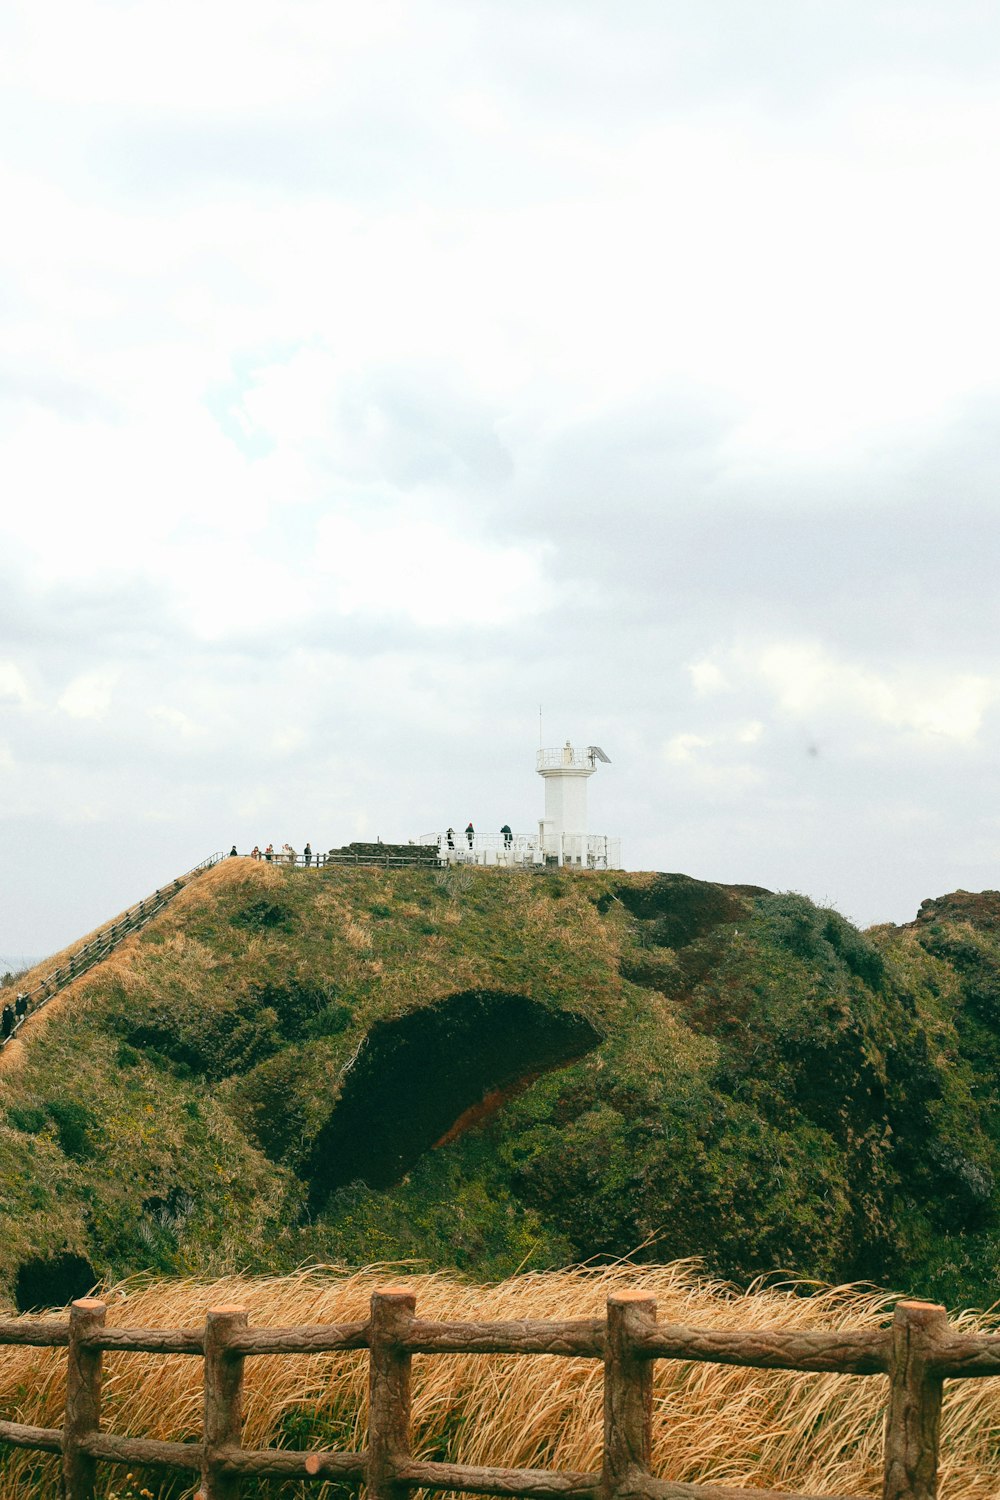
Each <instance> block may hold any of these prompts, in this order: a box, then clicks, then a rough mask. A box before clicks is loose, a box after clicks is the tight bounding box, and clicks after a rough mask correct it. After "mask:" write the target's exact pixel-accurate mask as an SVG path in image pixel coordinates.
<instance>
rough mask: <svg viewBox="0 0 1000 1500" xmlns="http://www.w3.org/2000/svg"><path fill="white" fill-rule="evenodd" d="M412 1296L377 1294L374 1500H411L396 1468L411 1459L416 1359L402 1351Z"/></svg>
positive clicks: (371, 1375) (371, 1410)
mask: <svg viewBox="0 0 1000 1500" xmlns="http://www.w3.org/2000/svg"><path fill="white" fill-rule="evenodd" d="M416 1305H417V1303H416V1298H415V1296H414V1295H413V1293H412V1292H375V1293H374V1294H373V1296H372V1304H371V1306H372V1315H371V1325H370V1327H371V1333H370V1340H371V1342H370V1348H369V1355H368V1461H367V1465H366V1470H365V1483H366V1486H367V1490H368V1500H405V1497H406V1496H407V1494H408V1493H409V1491H408V1487H407V1486H406V1485H405V1484H400V1483H399V1482H398V1481H397V1479H396V1477H395V1475H396V1466H397V1464H398V1463H399V1462H400V1460H402V1459H406V1458H408V1457H409V1455H410V1356H409V1354H407V1353H406V1351H405V1350H404V1349H401V1348H400V1347H399V1345H400V1342H401V1340H402V1339H403V1338H404V1337H405V1335H406V1333H407V1331H408V1329H409V1327H410V1324H411V1323H412V1321H413V1313H414V1310H415V1308H416Z"/></svg>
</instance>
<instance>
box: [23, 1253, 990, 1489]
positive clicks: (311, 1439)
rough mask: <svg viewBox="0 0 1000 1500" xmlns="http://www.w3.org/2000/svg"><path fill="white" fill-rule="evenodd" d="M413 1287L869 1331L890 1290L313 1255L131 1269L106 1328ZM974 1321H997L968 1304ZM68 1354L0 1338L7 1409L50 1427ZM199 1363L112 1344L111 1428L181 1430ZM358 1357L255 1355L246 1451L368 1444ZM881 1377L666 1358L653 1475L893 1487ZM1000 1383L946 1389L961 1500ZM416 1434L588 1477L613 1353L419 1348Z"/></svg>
mask: <svg viewBox="0 0 1000 1500" xmlns="http://www.w3.org/2000/svg"><path fill="white" fill-rule="evenodd" d="M399 1285H406V1286H407V1287H408V1288H410V1289H412V1290H413V1291H414V1292H415V1293H416V1297H417V1310H418V1313H421V1314H422V1315H423V1316H425V1317H428V1318H442V1319H474V1318H475V1319H509V1318H547V1319H557V1318H582V1317H595V1316H597V1317H599V1316H603V1313H604V1308H605V1304H606V1300H607V1296H608V1294H609V1293H610V1292H613V1291H620V1290H622V1289H623V1288H625V1287H633V1286H641V1287H642V1288H643V1289H644V1290H646V1291H648V1292H650V1293H652V1294H653V1295H655V1297H656V1299H657V1308H658V1316H659V1318H660V1320H661V1321H663V1322H671V1323H686V1324H689V1325H691V1326H695V1327H699V1328H717V1329H718V1328H739V1329H743V1330H749V1329H752V1328H768V1329H776V1328H779V1329H799V1330H801V1329H805V1328H810V1329H812V1328H823V1329H848V1328H851V1329H857V1328H863V1327H874V1326H876V1325H878V1324H880V1323H883V1322H884V1321H885V1318H886V1316H887V1310H886V1304H887V1301H888V1299H887V1298H886V1297H884V1296H880V1295H878V1294H875V1293H872V1292H870V1291H865V1290H864V1289H861V1288H852V1287H839V1288H832V1289H823V1288H816V1287H809V1288H805V1289H804V1290H808V1291H809V1292H811V1293H812V1295H810V1296H799V1295H796V1294H795V1293H796V1292H797V1291H799V1290H802V1289H800V1288H796V1287H789V1288H785V1289H780V1288H767V1287H756V1288H752V1289H751V1291H750V1292H749V1294H748V1295H741V1294H739V1293H737V1292H735V1291H734V1289H733V1288H731V1287H727V1286H720V1285H717V1284H715V1285H713V1284H711V1283H709V1282H706V1281H704V1280H699V1279H698V1278H697V1277H696V1276H695V1275H694V1274H693V1273H692V1268H691V1267H690V1266H689V1265H683V1264H682V1265H672V1266H647V1267H641V1268H638V1269H637V1268H635V1267H629V1266H620V1265H619V1266H611V1267H607V1268H604V1269H603V1270H601V1271H593V1270H592V1271H585V1270H584V1271H582V1270H574V1271H563V1272H549V1273H541V1274H537V1273H536V1274H529V1275H526V1276H518V1277H515V1278H512V1279H511V1280H508V1281H504V1282H502V1283H500V1284H499V1285H496V1286H491V1287H482V1286H474V1285H469V1284H468V1283H463V1282H459V1281H456V1280H454V1279H451V1278H447V1277H444V1276H440V1275H438V1276H426V1275H423V1276H407V1277H406V1278H405V1282H404V1281H402V1279H401V1278H399V1277H398V1276H396V1277H394V1276H391V1275H390V1276H387V1275H386V1273H385V1272H384V1271H378V1270H374V1271H373V1270H366V1271H362V1272H360V1273H357V1274H354V1275H347V1276H345V1275H343V1274H336V1273H332V1272H331V1271H330V1270H329V1269H328V1268H319V1269H315V1270H313V1271H310V1272H307V1273H299V1274H298V1275H295V1276H290V1277H285V1278H273V1277H262V1278H259V1279H251V1278H247V1277H228V1278H226V1279H224V1280H222V1281H216V1282H208V1283H203V1282H184V1281H182V1282H176V1281H171V1282H166V1283H162V1282H161V1283H157V1282H153V1283H142V1282H139V1283H134V1284H132V1285H129V1284H125V1285H122V1286H118V1287H114V1288H112V1289H111V1290H110V1292H109V1294H108V1299H109V1301H110V1302H111V1308H110V1311H109V1317H108V1321H109V1324H112V1325H119V1326H132V1327H143V1328H149V1327H190V1328H200V1327H201V1326H203V1324H204V1318H205V1313H206V1311H207V1309H208V1308H210V1307H214V1306H219V1305H220V1304H233V1303H235V1304H237V1305H242V1306H244V1307H246V1308H247V1309H248V1311H249V1317H250V1322H251V1324H253V1325H256V1326H268V1325H277V1326H286V1327H287V1326H288V1325H290V1324H298V1323H344V1322H349V1321H351V1320H355V1319H363V1318H365V1317H366V1315H367V1309H368V1304H369V1299H370V1296H371V1293H372V1291H373V1290H375V1289H376V1288H382V1287H391V1286H399ZM961 1323H962V1324H963V1325H964V1327H965V1328H966V1329H967V1330H970V1331H971V1329H973V1328H981V1329H984V1330H985V1331H989V1332H994V1331H995V1321H991V1320H988V1319H983V1318H978V1319H973V1318H970V1317H968V1316H965V1317H963V1318H962V1319H961ZM65 1367H66V1355H65V1351H64V1350H52V1351H50V1350H37V1349H25V1348H22V1349H16V1348H14V1349H3V1350H0V1416H2V1417H4V1418H6V1419H17V1420H20V1421H22V1422H28V1423H32V1424H34V1425H37V1426H58V1425H59V1423H60V1421H61V1418H62V1409H63V1400H64V1389H65V1387H64V1378H65ZM201 1379H202V1370H201V1361H200V1360H198V1359H190V1358H185V1357H184V1356H162V1355H137V1354H128V1355H122V1354H107V1355H105V1374H104V1387H103V1401H102V1407H103V1418H104V1426H105V1427H106V1429H107V1430H109V1431H113V1432H116V1433H122V1434H127V1435H129V1436H143V1437H155V1438H162V1439H168V1440H170V1439H172V1440H174V1441H178V1440H181V1441H183V1440H185V1439H190V1437H191V1436H192V1434H194V1433H197V1432H198V1431H199V1430H200V1426H201V1389H202V1388H201ZM366 1385H367V1357H366V1355H365V1354H346V1355H345V1354H339V1355H338V1354H332V1355H311V1356H303V1357H296V1356H284V1357H281V1358H258V1359H252V1360H248V1361H247V1371H246V1399H245V1423H244V1433H243V1440H244V1445H245V1446H246V1447H265V1446H275V1447H277V1446H285V1447H293V1448H304V1447H328V1448H333V1449H339V1450H355V1451H356V1450H357V1449H359V1448H363V1447H364V1446H365V1444H366V1440H367V1431H366V1422H367V1410H366V1397H367V1391H366ZM886 1397H887V1386H886V1382H885V1381H884V1380H881V1379H865V1378H863V1377H861V1378H859V1377H850V1376H847V1377H845V1376H838V1375H807V1374H799V1373H795V1372H788V1371H778V1370H748V1369H740V1368H738V1367H735V1366H724V1365H697V1364H694V1365H693V1364H684V1363H681V1362H677V1361H669V1360H660V1361H658V1362H657V1364H656V1366H655V1375H654V1388H653V1403H654V1404H653V1472H654V1473H656V1474H657V1475H658V1476H660V1477H662V1478H664V1479H670V1480H674V1481H675V1482H677V1481H679V1482H681V1483H695V1484H697V1483H702V1484H705V1483H707V1484H718V1485H732V1486H752V1487H759V1488H764V1489H776V1490H780V1491H784V1492H790V1493H796V1494H800V1495H801V1494H806V1495H816V1494H820V1495H823V1494H827V1495H845V1494H846V1495H872V1496H875V1495H878V1494H879V1493H880V1491H881V1468H882V1444H883V1426H884V1416H885V1401H886ZM998 1426H1000V1389H998V1383H997V1382H996V1381H995V1380H964V1381H949V1382H948V1383H947V1385H946V1387H945V1397H944V1417H943V1424H942V1444H941V1467H940V1478H941V1485H942V1490H943V1492H944V1493H945V1494H946V1495H948V1496H949V1497H950V1500H990V1497H992V1496H994V1495H995V1494H996V1493H997V1488H998V1485H1000V1450H998V1447H997V1443H996V1432H997V1428H998ZM412 1434H413V1450H414V1453H415V1454H416V1455H417V1456H419V1457H420V1458H423V1459H431V1460H437V1461H445V1462H449V1461H450V1462H456V1463H466V1464H476V1465H486V1464H495V1463H502V1464H504V1465H508V1466H512V1465H516V1466H519V1467H542V1468H552V1469H563V1470H575V1471H577V1472H579V1471H581V1470H582V1471H584V1472H590V1473H593V1472H594V1471H595V1470H598V1469H599V1468H600V1453H601V1438H602V1368H601V1364H600V1362H599V1361H597V1360H586V1359H562V1358H560V1359H551V1358H528V1359H526V1358H524V1357H523V1356H518V1355H506V1356H503V1355H498V1356H492V1357H483V1356H472V1355H440V1356H436V1357H434V1358H432V1359H431V1358H418V1359H415V1360H414V1364H413V1424H412ZM56 1463H57V1460H55V1459H53V1458H47V1457H43V1456H41V1455H38V1454H29V1453H25V1452H23V1451H20V1452H19V1451H17V1450H14V1451H8V1453H7V1454H6V1456H5V1458H4V1461H3V1465H2V1478H0V1486H2V1490H0V1493H2V1494H3V1497H4V1500H41V1497H42V1496H50V1495H52V1494H54V1493H55V1492H56V1483H57V1481H56V1473H57V1469H56ZM357 1492H358V1487H357V1486H355V1485H346V1484H338V1485H333V1484H331V1485H322V1486H316V1485H309V1484H305V1483H303V1484H299V1483H297V1482H294V1483H293V1482H283V1483H277V1482H271V1483H270V1484H268V1482H267V1481H257V1482H256V1483H252V1482H251V1481H248V1480H244V1481H243V1493H244V1495H245V1497H246V1500H265V1497H266V1496H271V1495H277V1494H279V1493H280V1494H281V1495H283V1496H286V1497H287V1496H292V1495H295V1496H301V1497H302V1500H305V1496H307V1495H308V1496H311V1497H316V1500H321V1497H324V1496H326V1497H327V1500H329V1497H330V1496H332V1495H337V1496H339V1497H340V1500H349V1497H351V1496H353V1495H356V1494H357ZM151 1493H155V1494H156V1495H157V1496H158V1497H161V1500H176V1497H177V1496H179V1495H180V1494H182V1493H183V1494H186V1495H190V1493H191V1487H190V1485H189V1484H188V1483H187V1482H185V1481H183V1480H180V1481H174V1482H172V1481H170V1480H169V1479H164V1477H163V1476H162V1474H159V1475H157V1474H152V1473H150V1474H142V1473H133V1474H132V1476H131V1478H129V1479H126V1478H125V1476H124V1474H123V1471H122V1469H121V1468H117V1469H112V1468H111V1466H110V1465H103V1464H102V1465H100V1466H99V1488H98V1495H99V1496H100V1497H101V1500H111V1497H112V1496H113V1497H116V1500H140V1497H141V1496H143V1495H145V1496H148V1495H150V1494H151Z"/></svg>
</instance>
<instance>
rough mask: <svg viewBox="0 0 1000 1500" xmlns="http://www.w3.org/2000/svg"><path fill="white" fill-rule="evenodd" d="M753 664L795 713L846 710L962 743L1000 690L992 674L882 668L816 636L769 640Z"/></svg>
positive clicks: (785, 709)
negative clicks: (887, 670)
mask: <svg viewBox="0 0 1000 1500" xmlns="http://www.w3.org/2000/svg"><path fill="white" fill-rule="evenodd" d="M752 670H753V671H754V672H755V673H756V674H757V675H759V676H760V678H761V679H762V680H763V681H764V683H765V684H766V685H767V687H768V688H769V689H770V690H771V691H772V693H773V694H774V696H775V700H776V702H777V706H778V709H779V711H780V712H781V713H783V714H785V715H787V716H789V717H792V718H796V719H799V720H810V719H816V718H820V717H822V718H823V719H824V720H826V721H829V720H831V719H833V718H835V717H836V716H837V715H847V716H851V717H858V718H860V719H862V720H867V721H869V722H872V723H874V724H880V725H884V726H886V727H888V728H891V729H894V730H898V731H901V732H905V733H909V734H915V735H922V736H927V737H929V738H939V739H947V740H953V741H955V742H958V743H968V742H970V741H972V740H974V739H975V737H976V735H977V734H978V733H979V731H980V729H981V727H982V723H983V716H984V714H985V713H986V710H987V709H988V708H989V706H990V705H991V704H992V703H993V702H994V701H995V700H996V698H997V696H998V693H1000V683H998V681H997V680H996V679H994V678H990V677H986V676H980V675H977V674H974V673H968V672H957V673H942V672H941V671H940V670H937V671H934V670H930V671H927V672H926V673H925V672H921V671H920V670H919V669H914V668H907V669H903V670H897V671H896V672H894V673H891V674H890V673H885V672H878V671H875V670H874V669H873V668H871V667H868V666H866V665H865V664H863V663H861V662H852V661H847V660H844V659H843V658H841V657H839V656H837V655H836V654H835V653H833V652H831V651H829V650H827V649H826V648H825V647H823V646H822V645H819V644H818V643H815V642H787V643H783V644H779V645H772V646H768V647H766V648H765V649H764V650H762V651H761V652H760V653H759V654H758V655H757V656H756V657H755V658H754V659H753V661H752Z"/></svg>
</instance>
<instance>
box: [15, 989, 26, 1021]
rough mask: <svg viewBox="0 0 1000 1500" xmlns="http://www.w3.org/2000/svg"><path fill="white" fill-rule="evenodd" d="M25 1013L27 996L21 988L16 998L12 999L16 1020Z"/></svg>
mask: <svg viewBox="0 0 1000 1500" xmlns="http://www.w3.org/2000/svg"><path fill="white" fill-rule="evenodd" d="M27 1013H28V997H27V995H26V994H25V993H24V991H23V990H22V991H21V993H20V994H19V995H18V997H17V999H16V1000H15V1001H14V1015H15V1016H16V1017H17V1019H18V1020H20V1019H21V1017H22V1016H24V1015H27Z"/></svg>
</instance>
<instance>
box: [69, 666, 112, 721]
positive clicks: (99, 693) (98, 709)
mask: <svg viewBox="0 0 1000 1500" xmlns="http://www.w3.org/2000/svg"><path fill="white" fill-rule="evenodd" d="M117 679H118V673H117V672H116V671H114V670H113V669H110V670H103V671H97V672H85V673H84V674H83V675H82V676H80V677H75V678H74V679H73V681H72V682H71V683H70V684H69V687H67V689H66V691H65V692H64V693H63V694H62V695H61V697H60V698H59V701H58V705H57V706H58V707H59V708H60V709H62V711H63V713H64V714H68V715H69V716H70V718H71V719H103V718H104V717H105V716H106V715H107V712H108V709H109V708H110V707H111V698H112V694H113V693H114V688H115V683H116V681H117Z"/></svg>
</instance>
